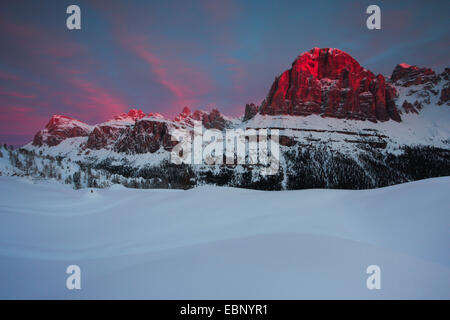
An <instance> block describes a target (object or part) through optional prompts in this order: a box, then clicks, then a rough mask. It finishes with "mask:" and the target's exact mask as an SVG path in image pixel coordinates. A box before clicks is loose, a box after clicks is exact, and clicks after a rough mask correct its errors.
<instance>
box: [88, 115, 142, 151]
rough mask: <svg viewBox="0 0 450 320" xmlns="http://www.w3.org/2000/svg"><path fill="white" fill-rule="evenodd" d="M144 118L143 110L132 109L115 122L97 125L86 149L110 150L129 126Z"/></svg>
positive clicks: (90, 135) (114, 120)
mask: <svg viewBox="0 0 450 320" xmlns="http://www.w3.org/2000/svg"><path fill="white" fill-rule="evenodd" d="M144 117H145V113H144V112H142V110H140V109H139V110H136V109H131V110H130V111H129V112H128V114H127V113H122V114H120V115H118V116H117V117H115V118H114V119H113V120H110V121H106V122H104V123H101V124H98V125H96V126H95V127H94V129H93V130H92V132H91V133H90V134H89V138H88V141H87V143H86V147H87V148H88V149H95V150H100V149H109V148H110V147H111V146H112V145H114V143H115V142H116V141H117V139H118V138H119V137H120V136H121V135H122V134H123V133H124V132H125V130H126V129H127V128H128V127H129V126H131V125H133V124H134V123H135V122H136V121H137V120H139V119H142V118H144Z"/></svg>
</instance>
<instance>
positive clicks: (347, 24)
mask: <svg viewBox="0 0 450 320" xmlns="http://www.w3.org/2000/svg"><path fill="white" fill-rule="evenodd" d="M70 4H77V5H79V6H80V7H81V15H82V30H77V31H69V30H67V28H66V18H67V16H68V15H67V14H66V8H67V6H68V5H70ZM370 4H377V5H379V6H380V7H381V27H382V29H381V30H368V29H367V28H366V19H367V17H368V15H367V14H366V13H365V11H366V8H367V6H368V5H370ZM449 9H450V1H448V0H447V1H398V0H397V1H336V0H335V1H324V0H319V1H301V0H295V1H287V0H276V1H275V0H272V1H264V0H258V1H254V0H241V1H238V0H201V1H200V0H199V1H190V0H184V1H181V0H180V1H174V0H167V1H150V0H128V1H114V0H108V1H74V0H73V1H62V0H53V1H48V0H40V1H20V0H14V1H8V2H5V3H2V6H1V9H0V37H1V42H0V108H1V115H0V141H1V142H7V143H11V144H15V145H20V144H23V143H25V142H28V141H30V140H31V139H32V136H33V134H34V133H35V132H36V131H37V130H38V129H40V128H41V127H43V126H44V125H45V123H46V122H47V121H48V119H49V118H50V117H51V115H52V114H65V115H68V116H72V117H75V118H77V119H80V120H82V121H85V122H87V123H91V124H92V123H96V122H101V121H104V120H107V119H109V118H111V117H112V116H114V115H116V114H118V113H120V112H124V111H126V110H128V109H129V108H141V109H142V110H143V111H144V112H147V113H148V112H159V113H162V114H163V115H166V116H173V115H175V114H176V113H178V112H179V111H181V109H182V107H183V106H185V105H188V106H189V107H191V109H205V110H210V109H211V108H212V107H217V108H219V110H221V111H222V112H223V113H224V114H227V115H240V114H242V113H243V110H244V106H245V104H246V103H248V102H255V103H258V104H259V103H260V102H261V100H262V99H263V98H264V97H265V95H266V94H267V92H268V90H269V88H270V85H271V84H272V81H273V79H274V78H275V76H277V75H279V74H280V73H281V72H282V71H284V70H286V69H287V68H289V67H290V64H291V63H292V61H293V60H294V59H295V57H296V56H298V55H299V54H300V53H302V52H304V51H307V50H310V49H311V48H313V47H334V48H339V49H341V50H344V51H346V52H348V53H349V54H351V55H352V56H353V57H354V58H355V59H356V60H358V61H359V62H360V63H361V65H363V66H364V67H366V68H368V69H370V70H372V71H373V72H374V73H382V74H385V75H389V74H390V73H391V72H392V70H393V68H394V67H395V65H396V64H398V63H401V62H406V63H409V64H415V65H419V66H426V67H431V68H433V69H435V70H436V71H439V72H440V71H441V70H442V69H443V68H444V67H446V66H449V53H450V48H449V43H450V33H449V26H450V19H449V18H448V16H449V13H450V10H449Z"/></svg>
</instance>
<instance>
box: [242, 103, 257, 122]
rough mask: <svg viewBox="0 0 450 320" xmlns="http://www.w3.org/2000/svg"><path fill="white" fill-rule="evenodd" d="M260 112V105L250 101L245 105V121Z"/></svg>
mask: <svg viewBox="0 0 450 320" xmlns="http://www.w3.org/2000/svg"><path fill="white" fill-rule="evenodd" d="M257 113H258V107H257V106H255V104H253V103H250V104H246V105H245V112H244V121H247V120H249V119H251V118H253V117H254V116H255V115H256V114H257Z"/></svg>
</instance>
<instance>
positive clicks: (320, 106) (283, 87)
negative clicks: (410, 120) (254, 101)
mask: <svg viewBox="0 0 450 320" xmlns="http://www.w3.org/2000/svg"><path fill="white" fill-rule="evenodd" d="M395 95H396V91H395V88H394V87H393V86H391V85H390V84H388V83H386V79H385V78H384V76H382V75H381V74H379V75H377V76H375V75H374V74H373V73H372V72H371V71H369V70H366V69H364V68H363V67H361V66H360V65H359V63H358V62H357V61H356V60H355V59H353V58H352V57H351V56H350V55H349V54H348V53H345V52H344V51H341V50H338V49H330V48H323V49H319V48H314V49H312V50H311V51H308V52H305V53H303V54H301V55H300V56H299V57H298V58H297V59H296V60H295V61H294V62H293V63H292V68H291V69H289V70H286V71H285V72H283V73H282V74H281V75H280V76H279V77H277V78H276V79H275V82H274V83H273V85H272V87H271V89H270V91H269V94H268V96H267V98H266V100H265V101H264V102H263V104H262V108H261V110H260V112H261V114H268V115H280V114H282V115H299V116H307V115H310V114H318V115H323V116H327V117H335V118H347V119H357V120H370V121H387V120H389V119H392V120H395V121H400V120H401V118H400V116H399V114H398V110H397V108H396V106H395V102H394V99H395Z"/></svg>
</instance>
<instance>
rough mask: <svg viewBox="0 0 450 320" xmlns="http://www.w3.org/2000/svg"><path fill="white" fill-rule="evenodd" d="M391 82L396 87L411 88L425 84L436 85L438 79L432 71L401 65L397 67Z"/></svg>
mask: <svg viewBox="0 0 450 320" xmlns="http://www.w3.org/2000/svg"><path fill="white" fill-rule="evenodd" d="M390 80H391V81H392V82H393V83H395V84H396V85H401V86H403V87H409V86H413V85H418V84H425V83H430V84H436V82H437V81H438V77H437V76H436V73H435V72H434V71H433V70H431V69H428V68H419V67H417V66H410V65H409V64H406V63H401V64H398V65H397V66H396V67H395V69H394V71H393V72H392V75H391V79H390Z"/></svg>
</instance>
